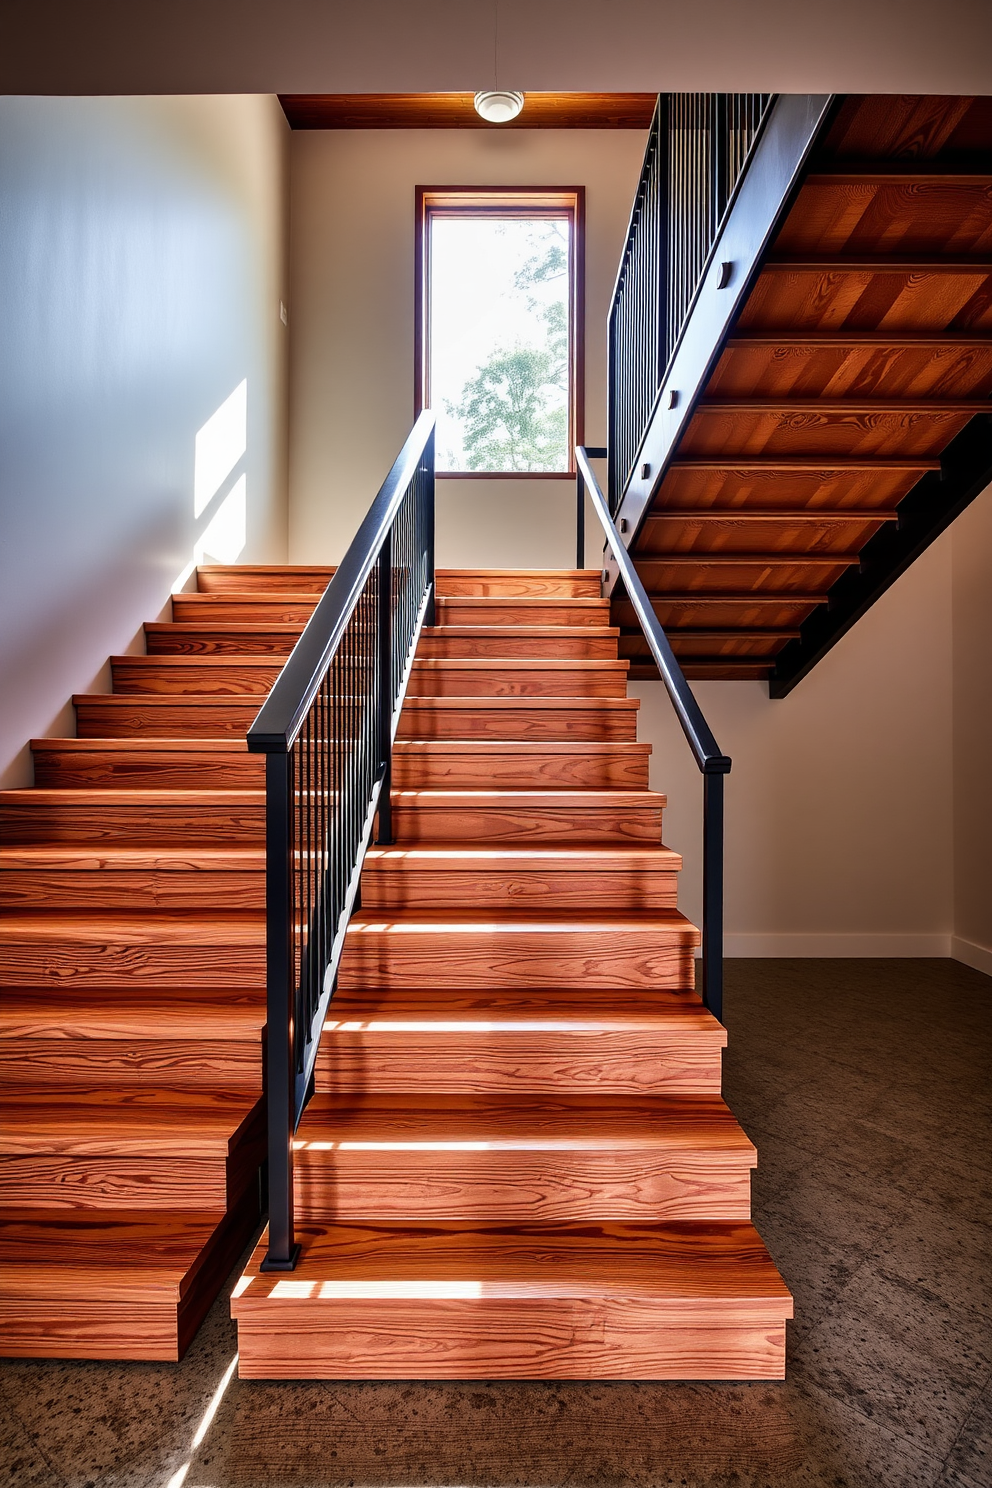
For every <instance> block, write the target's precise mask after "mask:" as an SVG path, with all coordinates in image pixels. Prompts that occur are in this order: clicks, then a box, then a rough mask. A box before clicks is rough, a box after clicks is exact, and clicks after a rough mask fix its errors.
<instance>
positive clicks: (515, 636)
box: [145, 625, 620, 661]
mask: <svg viewBox="0 0 992 1488" xmlns="http://www.w3.org/2000/svg"><path fill="white" fill-rule="evenodd" d="M145 628H146V630H147V629H148V627H147V626H146V627H145ZM619 636H620V630H619V627H611V626H608V625H603V626H596V627H595V628H594V627H593V626H591V625H516V626H514V625H437V626H431V627H428V628H427V629H425V630H424V631H423V632H422V634H421V637H420V643H419V645H418V647H417V655H418V657H451V658H454V657H469V656H479V657H502V658H504V659H506V658H508V657H535V658H536V657H556V658H558V659H561V660H564V659H565V658H572V657H578V658H585V659H588V660H593V659H601V660H604V661H615V660H616V657H617V643H618V640H619ZM149 649H150V648H149Z"/></svg>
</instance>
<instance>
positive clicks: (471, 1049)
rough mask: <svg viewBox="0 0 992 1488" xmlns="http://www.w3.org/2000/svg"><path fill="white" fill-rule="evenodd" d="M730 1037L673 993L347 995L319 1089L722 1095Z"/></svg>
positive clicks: (560, 990)
mask: <svg viewBox="0 0 992 1488" xmlns="http://www.w3.org/2000/svg"><path fill="white" fill-rule="evenodd" d="M726 1041H727V1035H726V1030H725V1029H724V1028H723V1027H722V1026H721V1025H720V1024H719V1023H718V1022H717V1021H716V1019H715V1018H714V1017H713V1016H712V1014H710V1013H708V1012H707V1011H706V1009H705V1008H704V1007H703V1006H702V1004H701V1003H700V1001H699V999H698V998H697V997H696V995H695V994H694V993H692V992H687V991H685V990H667V989H665V988H663V987H659V988H656V989H653V990H652V991H650V992H644V991H642V990H641V989H639V988H635V987H632V988H628V989H625V990H624V992H623V995H622V997H618V996H617V993H616V991H615V990H599V989H597V988H596V987H582V988H578V987H568V986H562V985H559V986H549V987H544V988H519V987H504V988H499V989H493V988H491V987H490V988H483V989H478V990H475V991H471V990H466V989H464V988H461V987H459V988H452V987H446V986H444V985H440V986H438V987H436V988H435V989H432V991H431V993H430V995H429V996H425V994H424V992H423V991H422V990H421V989H420V988H410V987H405V988H401V987H397V986H395V985H390V986H386V987H379V988H371V987H363V988H356V989H355V990H353V991H352V990H349V989H347V988H342V989H341V991H340V992H339V993H338V994H337V996H336V998H335V1002H334V1007H333V1009H332V1013H331V1016H330V1018H329V1019H328V1021H327V1023H325V1025H324V1034H323V1037H322V1039H321V1044H320V1051H319V1054H318V1059H317V1072H316V1073H317V1089H318V1090H325V1091H332V1092H336V1093H339V1094H346V1093H347V1094H361V1093H364V1092H367V1091H370V1090H376V1091H380V1092H383V1093H393V1094H415V1093H418V1092H421V1091H422V1090H423V1072H424V1070H425V1069H430V1072H431V1090H432V1091H433V1092H435V1093H437V1094H442V1093H443V1094H450V1095H461V1094H482V1093H487V1092H492V1093H509V1092H512V1091H518V1092H520V1093H521V1094H535V1093H536V1094H551V1095H553V1094H555V1093H562V1092H568V1091H572V1092H576V1093H581V1092H583V1091H591V1092H593V1093H603V1094H608V1093H611V1092H615V1093H616V1094H628V1095H651V1094H685V1095H718V1094H719V1092H720V1058H721V1050H722V1049H723V1048H724V1047H725V1045H726Z"/></svg>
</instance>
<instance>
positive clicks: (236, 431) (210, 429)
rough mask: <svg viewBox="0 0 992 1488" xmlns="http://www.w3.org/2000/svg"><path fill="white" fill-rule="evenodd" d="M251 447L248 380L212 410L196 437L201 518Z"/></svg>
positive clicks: (195, 488)
mask: <svg viewBox="0 0 992 1488" xmlns="http://www.w3.org/2000/svg"><path fill="white" fill-rule="evenodd" d="M247 448H248V379H247V378H245V380H244V381H243V382H240V383H239V384H238V386H237V387H236V388H235V389H234V392H233V393H232V394H231V396H230V397H229V398H225V400H224V402H223V403H222V404H221V405H220V407H219V408H218V409H217V412H216V413H212V414H211V415H210V417H209V418H208V419H207V422H206V423H205V424H204V425H203V428H202V429H200V431H199V433H198V434H197V436H196V443H195V449H196V453H195V456H194V463H193V515H194V517H199V516H200V515H201V514H202V513H203V512H204V511H205V510H206V508H207V506H208V505H209V504H210V502H211V501H212V500H213V498H214V497H215V496H216V494H217V492H218V491H219V490H220V488H221V486H222V485H223V483H224V481H225V480H226V479H227V477H228V476H229V475H230V473H231V471H232V470H233V469H234V467H235V465H236V464H237V463H238V461H239V460H240V459H241V456H242V455H243V454H244V452H245V450H246V449H247Z"/></svg>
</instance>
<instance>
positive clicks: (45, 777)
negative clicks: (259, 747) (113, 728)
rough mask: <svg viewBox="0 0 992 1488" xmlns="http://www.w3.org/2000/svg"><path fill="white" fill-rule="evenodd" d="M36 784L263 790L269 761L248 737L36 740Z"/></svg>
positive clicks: (34, 750)
mask: <svg viewBox="0 0 992 1488" xmlns="http://www.w3.org/2000/svg"><path fill="white" fill-rule="evenodd" d="M31 753H32V757H33V759H34V783H35V785H36V786H44V787H48V788H61V789H80V788H82V789H86V788H89V787H92V786H104V787H111V786H113V787H124V788H125V789H126V788H128V787H130V788H132V789H151V790H211V789H213V790H242V789H247V790H261V789H264V787H265V761H264V760H263V759H260V758H259V756H258V755H253V754H249V753H248V751H247V749H246V748H245V744H244V740H243V739H231V740H226V739H185V738H180V739H147V738H135V739H128V740H127V742H126V743H125V742H122V741H119V740H118V741H115V740H109V739H32V741H31Z"/></svg>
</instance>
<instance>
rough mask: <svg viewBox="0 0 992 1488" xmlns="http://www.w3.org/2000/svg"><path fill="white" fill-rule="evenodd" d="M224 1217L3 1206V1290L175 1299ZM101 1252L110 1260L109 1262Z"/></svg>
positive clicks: (139, 1300)
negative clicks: (47, 1209)
mask: <svg viewBox="0 0 992 1488" xmlns="http://www.w3.org/2000/svg"><path fill="white" fill-rule="evenodd" d="M223 1220H224V1211H223V1209H220V1210H211V1211H209V1212H202V1211H196V1210H191V1211H183V1210H180V1211H175V1212H172V1213H169V1212H163V1211H162V1210H158V1209H156V1210H143V1209H117V1210H106V1209H103V1210H74V1211H73V1212H72V1214H71V1215H68V1214H67V1213H66V1210H65V1209H53V1210H51V1211H45V1210H43V1209H21V1210H17V1209H9V1210H6V1211H5V1212H4V1214H3V1215H2V1216H0V1266H2V1268H3V1275H4V1291H5V1293H6V1294H7V1297H8V1298H9V1299H11V1300H12V1301H15V1302H16V1301H27V1300H30V1299H33V1298H40V1299H45V1300H65V1301H79V1300H84V1299H85V1300H89V1301H93V1302H103V1303H106V1302H123V1303H130V1304H134V1305H136V1306H138V1307H141V1306H147V1305H149V1304H153V1303H161V1302H165V1303H173V1304H175V1303H176V1302H178V1301H179V1300H180V1299H181V1298H182V1297H183V1295H184V1294H185V1293H186V1291H187V1290H188V1289H189V1287H190V1286H191V1284H192V1282H193V1279H194V1277H195V1275H196V1272H197V1271H198V1270H199V1269H200V1267H201V1266H202V1265H203V1263H204V1259H205V1252H206V1250H207V1247H208V1245H209V1242H210V1241H211V1239H212V1238H213V1236H214V1235H215V1233H216V1231H217V1230H218V1228H219V1227H220V1226H221V1225H222V1223H223ZM108 1257H113V1263H112V1264H110V1265H108ZM0 1316H2V1314H0ZM83 1357H86V1355H85V1354H84V1355H83ZM119 1357H127V1355H123V1356H119Z"/></svg>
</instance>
